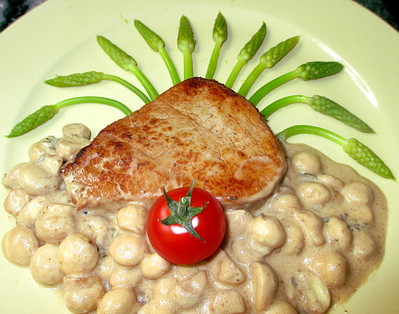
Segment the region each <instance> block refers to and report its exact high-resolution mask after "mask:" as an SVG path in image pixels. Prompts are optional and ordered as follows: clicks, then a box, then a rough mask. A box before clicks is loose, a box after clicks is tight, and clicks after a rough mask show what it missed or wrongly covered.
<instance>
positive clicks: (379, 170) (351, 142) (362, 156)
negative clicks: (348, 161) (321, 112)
mask: <svg viewBox="0 0 399 314" xmlns="http://www.w3.org/2000/svg"><path fill="white" fill-rule="evenodd" d="M297 134H313V135H318V136H322V137H324V138H326V139H329V140H331V141H333V142H335V143H337V144H339V145H341V146H342V148H343V150H344V151H345V152H346V153H347V154H348V155H349V156H350V157H351V158H353V159H354V160H355V161H357V162H358V163H359V164H361V165H363V166H364V167H366V168H368V169H369V170H371V171H373V172H374V173H376V174H378V175H379V176H381V177H384V178H387V179H392V180H396V179H395V177H394V175H393V173H392V172H391V170H390V169H389V168H388V166H387V165H386V164H385V163H384V162H383V161H382V159H381V158H380V157H378V156H377V155H376V154H375V153H374V152H373V151H372V150H371V149H370V148H369V147H367V146H366V145H364V144H363V143H361V142H360V141H359V140H357V139H355V138H350V139H346V138H344V137H342V136H340V135H338V134H336V133H334V132H331V131H329V130H327V129H324V128H320V127H316V126H311V125H294V126H291V127H288V128H286V129H285V130H283V131H281V132H279V133H278V134H277V137H278V138H279V139H280V141H283V142H285V141H286V140H287V139H288V138H290V137H291V136H294V135H297Z"/></svg>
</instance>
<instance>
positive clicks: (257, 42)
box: [225, 22, 266, 88]
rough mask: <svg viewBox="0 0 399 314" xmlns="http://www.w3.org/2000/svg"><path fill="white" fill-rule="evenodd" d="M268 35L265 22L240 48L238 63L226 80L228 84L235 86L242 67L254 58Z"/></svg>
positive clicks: (230, 86) (228, 85)
mask: <svg viewBox="0 0 399 314" xmlns="http://www.w3.org/2000/svg"><path fill="white" fill-rule="evenodd" d="M265 37H266V24H265V23H264V22H263V23H262V26H261V27H260V28H259V30H258V31H257V32H256V33H255V34H254V35H253V36H252V38H251V39H250V40H249V41H248V42H247V43H246V44H245V46H244V47H243V48H242V49H241V50H240V52H239V54H238V56H237V63H236V64H235V66H234V67H233V69H232V71H231V73H230V75H229V77H228V78H227V81H226V84H225V85H226V86H227V87H229V88H232V87H233V84H234V82H235V80H236V78H237V76H238V74H239V73H240V71H241V69H242V68H243V67H244V65H246V64H247V63H248V61H249V60H251V59H252V58H253V56H254V55H255V54H256V52H257V51H258V50H259V48H260V46H261V45H262V43H263V40H264V39H265Z"/></svg>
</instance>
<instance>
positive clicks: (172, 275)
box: [4, 79, 386, 313]
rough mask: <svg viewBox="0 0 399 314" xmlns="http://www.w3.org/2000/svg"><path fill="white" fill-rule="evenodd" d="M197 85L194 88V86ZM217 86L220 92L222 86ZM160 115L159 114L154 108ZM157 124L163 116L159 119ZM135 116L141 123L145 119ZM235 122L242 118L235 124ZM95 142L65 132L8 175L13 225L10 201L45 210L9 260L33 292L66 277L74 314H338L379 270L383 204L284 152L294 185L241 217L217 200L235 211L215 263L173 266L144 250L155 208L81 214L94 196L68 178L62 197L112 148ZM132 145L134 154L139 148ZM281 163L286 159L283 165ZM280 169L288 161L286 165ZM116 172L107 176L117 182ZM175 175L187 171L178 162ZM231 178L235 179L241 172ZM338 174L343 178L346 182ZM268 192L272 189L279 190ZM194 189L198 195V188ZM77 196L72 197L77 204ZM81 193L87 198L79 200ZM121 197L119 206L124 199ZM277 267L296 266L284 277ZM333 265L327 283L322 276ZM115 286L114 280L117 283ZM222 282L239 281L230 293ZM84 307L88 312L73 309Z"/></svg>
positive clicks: (17, 235)
mask: <svg viewBox="0 0 399 314" xmlns="http://www.w3.org/2000/svg"><path fill="white" fill-rule="evenodd" d="M194 81H195V82H196V84H193V83H188V82H194ZM194 81H190V80H188V81H184V82H183V83H180V84H182V86H185V87H187V85H184V84H189V85H190V87H191V88H192V91H195V93H196V89H195V88H196V87H199V85H200V84H198V79H194ZM199 81H201V82H202V84H204V81H202V80H199ZM206 82H207V84H208V83H211V82H208V81H206ZM213 84H216V85H217V86H219V85H218V83H216V82H212V84H211V85H213ZM194 85H197V86H194ZM176 87H177V88H178V87H179V84H177V85H176ZM219 93H220V90H219ZM171 94H172V95H173V92H171ZM214 94H215V95H220V94H218V93H216V92H215V93H214ZM222 94H223V93H222ZM230 96H232V95H230ZM237 96H238V95H234V97H235V98H236V97H237ZM223 97H225V98H226V95H224V96H223ZM160 99H162V96H160ZM227 99H228V98H227ZM161 103H162V101H161ZM154 104H155V105H154V108H156V107H157V100H155V101H154ZM145 107H146V106H145ZM149 108H151V107H149ZM150 112H151V114H154V112H155V113H158V112H157V110H156V109H155V110H153V111H151V110H150ZM133 116H134V114H133ZM137 116H138V119H140V114H138V115H137ZM167 116H169V113H168V114H167ZM232 116H233V117H236V113H235V114H233V115H232ZM123 120H126V121H127V120H128V119H127V118H125V119H123ZM121 121H122V120H121ZM210 121H212V120H210ZM116 125H117V123H116ZM122 125H123V124H122ZM183 125H184V124H183ZM232 127H235V125H233V126H232ZM155 129H156V128H155ZM183 129H185V127H183ZM211 129H212V131H215V133H217V131H218V130H217V128H214V127H213V128H211ZM108 130H111V132H108ZM108 130H107V129H106V131H104V134H106V133H107V132H108V134H110V135H111V136H110V137H109V139H108V140H107V141H109V143H113V144H115V143H116V142H115V141H112V140H113V139H114V138H116V137H117V136H116V137H114V138H113V136H114V135H115V134H116V133H113V132H112V130H113V129H112V126H111V127H110V128H109V129H108ZM114 130H117V129H116V128H115V129H114ZM176 130H179V131H180V130H182V129H181V127H180V128H176ZM147 131H149V132H150V133H151V131H152V129H151V128H147ZM170 131H171V130H170ZM222 131H224V129H223V128H222ZM244 132H245V128H244ZM191 133H192V131H191ZM88 134H90V132H89V131H88V129H87V128H86V127H85V126H83V125H81V124H72V125H68V126H66V127H65V129H64V132H63V136H62V137H61V138H58V139H57V138H55V137H48V138H46V139H43V140H42V141H40V142H38V143H37V144H35V145H33V146H32V148H31V149H30V151H29V155H30V158H31V160H30V161H29V162H28V163H26V164H22V165H19V166H17V167H16V168H14V169H13V170H12V171H10V172H9V174H8V175H7V177H6V179H5V181H4V182H5V184H6V185H7V186H8V187H10V188H12V193H10V194H12V196H10V197H8V198H7V199H8V202H9V205H8V210H9V212H10V213H12V214H13V215H14V214H15V215H16V216H17V217H18V216H19V215H20V213H21V212H22V209H23V208H24V207H25V206H20V205H21V204H19V205H15V203H13V201H12V199H19V200H21V202H22V203H24V202H25V203H26V205H27V204H28V203H30V202H31V201H33V200H35V202H32V203H36V204H37V203H38V202H39V203H40V202H43V203H42V204H41V205H44V206H43V207H42V209H40V210H38V211H37V212H36V213H37V215H40V219H39V216H36V214H34V213H32V212H30V214H29V213H28V216H29V217H26V216H25V217H24V215H22V214H21V224H20V225H19V226H18V227H17V228H15V230H14V229H13V231H12V232H10V233H9V234H7V236H6V237H5V240H4V248H5V249H4V251H5V254H6V256H7V257H8V258H9V259H10V260H11V261H13V262H15V263H17V264H18V263H19V264H20V265H27V263H29V265H31V266H30V267H31V269H32V274H34V275H33V276H34V278H35V280H37V281H38V282H40V283H42V284H45V285H57V284H58V283H60V278H61V277H62V279H61V280H62V281H63V284H61V286H63V287H65V292H64V298H65V301H66V304H67V306H68V308H69V309H70V310H71V311H73V312H87V311H91V310H94V309H95V308H97V307H98V311H99V312H101V311H103V312H108V311H109V310H110V308H111V307H117V308H118V307H119V308H123V309H124V310H123V311H124V312H126V311H142V312H145V311H149V312H154V311H156V309H160V308H162V309H164V310H166V311H171V312H173V311H179V312H180V311H187V312H190V311H214V312H229V311H231V312H251V311H269V312H270V311H281V310H282V309H284V310H285V311H292V312H293V313H295V311H307V312H325V311H326V310H328V309H329V308H330V306H331V304H333V303H335V302H337V301H339V300H343V299H345V298H346V297H347V296H348V294H350V292H351V291H353V290H354V289H356V286H357V285H358V284H359V283H360V282H362V281H363V280H364V279H365V278H366V277H367V274H368V273H369V272H370V271H371V270H372V269H373V268H374V267H375V266H376V265H378V264H379V263H380V261H381V258H382V256H383V253H384V249H383V246H384V238H385V223H386V217H385V215H386V203H385V200H384V196H383V195H382V194H381V192H380V191H379V189H378V188H377V187H376V186H375V185H374V184H372V183H371V182H370V181H368V180H365V179H363V178H361V177H360V176H358V175H357V174H356V173H354V172H351V171H350V170H348V169H346V168H342V169H341V168H339V170H336V169H337V168H336V167H338V166H337V165H335V164H334V163H332V162H330V161H328V159H326V158H325V157H324V156H323V155H321V154H320V153H318V152H317V151H313V150H311V149H309V148H307V147H299V148H297V147H296V146H290V145H288V144H284V145H285V146H284V152H286V154H287V156H288V161H287V162H288V174H287V176H286V177H285V179H284V180H283V181H281V183H280V185H279V186H278V187H275V188H274V189H271V190H270V191H269V192H271V197H270V198H269V199H266V200H265V199H264V196H266V194H267V193H265V194H262V195H261V196H262V197H260V200H263V202H262V204H259V203H258V204H257V206H256V207H255V209H252V210H249V208H247V207H252V206H246V205H248V204H247V202H246V201H244V202H242V203H241V204H240V205H238V206H237V205H235V206H230V205H229V203H228V202H232V203H234V201H235V200H237V199H238V200H239V199H240V196H237V195H233V196H231V195H230V198H229V197H227V198H224V197H223V196H222V197H219V198H220V200H221V201H222V203H223V200H224V199H227V200H228V201H227V202H225V203H224V204H223V205H224V207H225V209H226V210H227V212H226V217H227V235H226V238H225V241H224V242H223V244H222V245H221V247H220V249H219V251H218V252H217V253H216V254H215V255H214V256H213V257H211V258H210V259H207V260H206V261H204V262H202V263H200V264H195V265H193V266H190V267H187V266H179V265H173V264H171V263H170V261H168V260H167V259H163V258H162V257H160V256H159V255H158V254H157V253H156V252H154V251H153V248H152V246H151V244H150V243H149V242H148V240H147V239H146V235H145V227H144V226H145V223H144V222H145V220H146V213H147V211H148V209H149V203H151V202H147V203H146V202H143V201H142V199H138V200H136V199H134V198H131V199H128V200H123V196H122V197H121V198H120V200H123V201H127V202H126V203H123V204H122V203H119V205H118V204H114V205H115V206H110V207H108V205H109V204H110V202H109V200H107V201H106V202H105V203H102V202H101V201H100V202H94V203H92V204H94V206H92V207H90V206H86V205H87V204H89V203H85V200H84V197H83V202H82V203H80V204H78V203H79V200H80V198H81V196H82V195H87V194H85V192H84V188H85V184H86V182H84V181H83V182H79V183H78V184H76V185H74V183H75V182H74V177H72V179H71V180H70V185H69V188H68V189H65V186H64V184H63V180H62V178H61V176H60V175H59V174H58V171H59V169H60V168H63V169H67V167H68V166H65V165H63V164H64V163H65V162H67V164H68V165H73V164H74V163H75V161H74V160H75V156H76V154H78V157H77V158H76V160H79V158H81V157H82V156H83V157H82V160H84V158H87V157H86V156H84V154H85V151H86V149H84V150H83V152H82V153H78V152H79V151H80V149H81V148H83V147H84V146H86V145H89V146H88V147H94V148H95V147H99V148H100V150H101V146H102V144H103V143H107V142H103V141H102V140H101V139H102V138H101V133H100V136H99V137H97V138H96V139H95V140H94V143H95V144H94V145H93V144H89V136H88ZM121 134H122V135H123V136H122V138H124V141H125V142H126V143H129V140H130V139H131V138H132V137H133V136H132V134H133V133H130V135H129V132H122V133H121ZM134 134H136V132H135V133H134ZM189 134H190V132H189ZM222 134H223V133H222ZM266 134H268V133H267V132H266ZM223 135H224V134H223ZM141 138H143V137H141ZM238 138H242V137H238ZM272 138H273V137H272ZM97 139H98V140H97ZM208 139H209V137H208ZM132 142H134V143H137V140H134V141H132ZM272 142H274V143H277V147H278V146H279V145H280V144H279V143H278V141H277V139H275V138H274V140H273V141H272ZM119 143H121V144H120V146H119V148H120V149H121V151H125V150H126V148H127V146H126V147H123V141H119ZM128 146H129V144H128ZM233 146H234V145H233ZM105 147H106V146H105ZM114 147H116V146H114ZM142 147H148V145H147V146H142ZM205 147H206V146H205ZM235 148H237V147H235ZM63 149H65V151H63ZM297 149H298V150H297ZM239 151H240V149H238V150H237V152H239ZM282 151H283V150H282V149H281V147H280V148H279V150H277V155H279V154H281V152H282ZM87 152H88V155H87V156H90V155H91V156H95V155H97V157H101V156H100V155H101V153H99V151H98V150H96V149H94V150H92V148H90V149H87ZM236 154H237V156H240V154H239V153H236ZM168 157H169V156H168ZM259 157H260V156H259ZM107 158H111V164H112V162H113V161H112V153H110V154H109V155H108V157H107ZM159 158H165V157H164V156H162V157H159ZM268 158H270V156H268ZM256 159H257V160H258V159H259V158H256ZM279 159H280V161H281V155H280V158H279ZM122 160H125V159H122ZM78 164H79V162H78ZM111 164H109V169H111V170H110V171H109V174H110V173H111V176H112V175H113V174H112V169H113V167H112V165H111ZM116 164H118V163H116ZM177 164H178V166H181V165H184V163H183V162H182V163H177ZM189 164H190V163H189ZM258 164H259V163H255V165H253V166H255V167H257V165H258ZM251 166H252V165H251ZM233 168H234V166H233ZM262 168H263V167H260V169H262ZM377 168H378V167H377ZM77 169H79V166H78V168H77ZM99 169H100V168H99ZM236 169H238V170H236V171H238V172H240V171H239V170H240V165H239V166H238V168H237V167H236ZM277 169H278V167H277ZM281 169H283V168H281ZM262 170H263V169H262ZM78 171H79V170H78ZM338 172H342V173H346V174H344V175H342V176H341V175H338V174H337V173H338ZM71 173H72V174H73V170H72V172H71ZM37 174H38V175H37ZM278 177H279V178H281V176H278ZM32 178H35V179H32ZM36 178H40V180H41V181H40V180H39V181H37V179H36ZM279 178H278V179H279ZM270 179H271V178H268V180H269V181H270ZM278 179H277V180H278ZM96 181H98V182H100V180H98V179H94V180H91V182H94V184H93V186H95V182H96ZM113 181H115V179H112V177H111V179H110V181H109V182H113ZM119 181H120V180H119ZM186 181H188V180H186ZM206 181H207V180H205V181H204V182H206ZM208 181H209V180H208ZM120 182H121V181H120ZM271 182H273V183H275V182H274V181H273V179H271ZM36 183H39V184H36ZM188 183H189V182H187V183H184V184H185V185H187V184H188ZM198 183H199V184H200V185H201V184H203V183H201V181H200V180H199V181H198ZM210 186H212V185H210ZM172 187H173V186H172ZM17 190H18V191H17ZM98 191H102V189H101V188H100V189H98ZM121 191H122V189H120V190H119V193H120V192H121ZM159 191H161V190H160V189H159ZM218 191H223V189H220V187H219V190H216V192H214V194H216V196H218V195H217V194H218ZM49 192H50V193H49ZM75 192H77V194H75V197H72V198H71V195H73V193H75ZM81 192H83V194H79V193H81ZM41 194H43V195H44V194H45V195H47V196H49V197H50V200H45V198H46V197H44V198H42V197H40V195H41ZM232 194H234V193H232ZM24 195H27V196H28V197H25V196H24ZM114 195H115V194H113V196H114ZM116 195H118V194H116ZM120 195H124V194H123V193H122V194H119V196H118V197H120ZM36 196H37V197H36ZM113 196H112V197H113ZM98 199H99V198H98V197H97V200H98ZM278 199H282V202H279V201H278ZM274 202H276V204H277V205H276V206H275V205H274ZM286 202H288V203H286ZM17 203H18V201H17ZM287 204H288V205H287ZM354 204H357V205H354ZM41 205H38V206H39V207H40V206H41ZM358 205H359V206H358ZM18 206H19V209H18ZM34 206H35V205H32V207H34ZM240 206H241V207H242V208H239V207H240ZM284 206H287V207H284ZM28 207H30V206H28ZM95 207H97V208H95ZM337 207H338V209H337ZM31 209H32V210H33V211H35V210H37V208H36V209H33V208H31ZM31 214H32V215H33V216H30V215H31ZM287 215H288V216H287ZM57 217H58V218H57ZM25 218H26V220H24V219H25ZM17 220H18V218H17ZM29 220H30V222H29ZM18 222H19V221H18ZM53 223H54V225H52V224H53ZM345 226H346V229H345ZM23 227H25V228H23ZM51 230H56V231H55V232H53V231H51ZM31 231H34V233H32V232H31ZM334 232H335V233H334ZM337 232H338V233H337ZM338 234H339V235H338ZM371 234H373V236H370V235H371ZM21 238H25V239H26V240H27V241H28V242H26V243H29V245H27V247H26V248H25V249H26V250H25V249H24V248H21V247H19V246H18V242H15V241H16V239H21ZM35 239H36V240H35ZM355 239H356V240H355ZM199 240H200V239H199ZM13 241H14V242H13ZM290 245H292V246H293V247H291V248H290ZM39 247H40V248H39ZM42 247H44V248H46V249H47V251H46V250H45V249H44V248H43V249H42ZM14 249H15V250H14ZM79 249H82V250H84V251H85V252H87V254H85V255H84V256H85V258H84V259H81V258H79V256H80V257H82V256H81V255H76V254H75V253H74V252H76V251H77V250H79ZM291 249H292V250H291ZM56 251H58V252H56ZM32 253H34V256H36V253H38V254H37V257H36V258H31V257H29V256H30V255H29V254H32ZM46 254H50V255H48V256H52V257H51V258H50V259H49V260H53V261H54V260H56V262H55V264H52V265H51V267H53V268H54V278H55V279H54V278H50V279H48V278H46V274H43V273H40V269H42V268H43V267H41V265H42V264H40V263H43V262H44V260H46V258H45V257H46V256H47V255H46ZM55 256H56V257H57V259H54V257H55ZM279 258H282V259H283V260H284V261H288V260H289V261H290V263H289V265H296V266H293V267H291V266H289V267H288V269H284V267H282V264H283V263H281V260H279ZM362 259H368V260H369V261H370V262H369V263H368V264H367V266H366V267H359V271H358V272H357V271H356V272H353V271H352V270H353V269H358V267H356V266H355V265H357V264H356V263H357V262H359V261H360V260H362ZM32 261H34V262H32ZM35 263H36V266H35ZM291 263H292V264H291ZM329 263H330V264H329ZM226 264H227V265H230V266H229V267H228V268H227V269H230V270H231V269H234V272H233V273H230V272H229V271H228V270H227V269H226V268H223V267H225V266H222V265H226ZM287 265H288V263H287ZM287 265H286V266H287ZM326 265H327V268H328V269H329V270H330V271H326V270H325V268H324V267H325V266H326ZM35 267H36V268H35ZM294 268H295V271H294V272H293V269H294ZM35 269H36V270H35ZM240 272H241V273H240ZM118 274H119V275H118ZM112 276H116V277H115V278H119V279H115V280H111V277H112ZM118 276H119V277H118ZM130 276H133V277H130ZM225 276H233V277H234V276H238V277H237V278H236V277H234V278H233V281H231V280H230V279H231V278H230V279H229V278H225ZM118 280H119V281H118ZM120 280H122V281H123V282H122V281H120ZM125 280H127V281H129V280H131V281H130V282H125ZM266 286H267V287H268V288H266ZM191 294H192V295H191ZM82 298H84V300H85V301H84V302H81V301H78V302H76V300H77V299H80V300H83V299H82ZM117 300H118V301H117ZM194 300H195V301H194ZM230 300H237V302H234V303H231V304H229V306H230V308H226V306H225V305H226V301H230ZM118 302H119V303H118Z"/></svg>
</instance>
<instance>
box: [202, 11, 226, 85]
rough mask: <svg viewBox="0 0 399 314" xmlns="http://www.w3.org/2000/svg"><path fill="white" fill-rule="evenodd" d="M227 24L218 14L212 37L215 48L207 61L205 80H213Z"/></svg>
mask: <svg viewBox="0 0 399 314" xmlns="http://www.w3.org/2000/svg"><path fill="white" fill-rule="evenodd" d="M227 34H228V33H227V23H226V19H225V17H224V16H223V15H222V13H220V12H219V13H218V15H217V17H216V19H215V24H214V26H213V31H212V37H213V41H214V42H215V46H214V47H213V50H212V54H211V58H210V60H209V64H208V68H207V70H206V74H205V78H207V79H213V77H214V75H215V71H216V66H217V63H218V59H219V55H220V50H221V48H222V45H223V43H224V42H225V41H226V39H227Z"/></svg>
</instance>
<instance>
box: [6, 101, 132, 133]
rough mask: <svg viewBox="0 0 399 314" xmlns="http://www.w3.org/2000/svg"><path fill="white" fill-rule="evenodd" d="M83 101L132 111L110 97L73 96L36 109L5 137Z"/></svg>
mask: <svg viewBox="0 0 399 314" xmlns="http://www.w3.org/2000/svg"><path fill="white" fill-rule="evenodd" d="M83 103H97V104H103V105H108V106H111V107H114V108H117V109H119V110H121V111H122V112H123V113H124V114H125V115H130V114H131V113H132V111H131V110H130V109H129V108H128V107H126V106H125V105H124V104H122V103H121V102H119V101H117V100H114V99H111V98H105V97H97V96H82V97H74V98H69V99H65V100H62V101H60V102H58V103H56V104H53V105H45V106H43V107H41V108H40V109H38V110H36V111H35V112H34V113H32V114H30V115H29V116H27V117H26V118H25V119H23V120H22V121H21V122H19V123H17V124H16V125H15V126H14V127H13V128H12V130H11V131H10V133H9V134H8V135H7V137H17V136H20V135H23V134H25V133H27V132H29V131H32V130H33V129H35V128H37V127H39V126H40V125H42V124H44V123H45V122H47V121H48V120H50V119H52V118H53V117H54V116H55V115H56V114H57V113H58V111H59V110H60V109H62V108H64V107H67V106H71V105H76V104H83Z"/></svg>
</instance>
